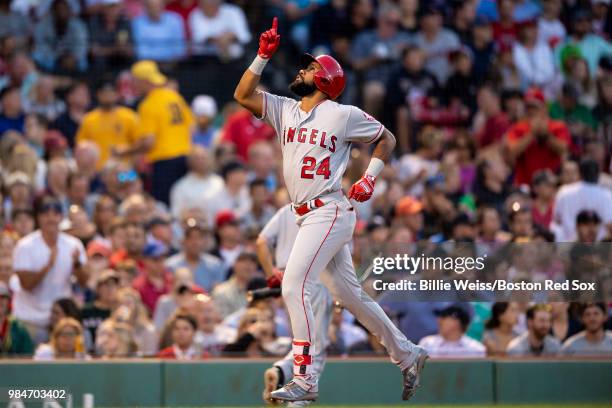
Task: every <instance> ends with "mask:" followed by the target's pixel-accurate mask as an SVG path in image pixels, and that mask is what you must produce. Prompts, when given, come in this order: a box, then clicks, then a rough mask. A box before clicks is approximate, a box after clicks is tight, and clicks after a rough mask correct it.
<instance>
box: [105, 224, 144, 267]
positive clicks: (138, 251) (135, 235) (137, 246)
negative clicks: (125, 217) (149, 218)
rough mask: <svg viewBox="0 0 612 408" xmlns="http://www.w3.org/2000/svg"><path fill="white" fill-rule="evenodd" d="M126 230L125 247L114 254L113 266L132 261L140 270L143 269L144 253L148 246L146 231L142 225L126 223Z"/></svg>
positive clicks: (111, 261) (112, 258)
mask: <svg viewBox="0 0 612 408" xmlns="http://www.w3.org/2000/svg"><path fill="white" fill-rule="evenodd" d="M124 227H125V228H124V230H125V247H122V248H119V249H117V250H116V251H115V253H113V255H112V256H111V258H110V263H111V266H114V265H116V264H118V263H119V262H123V261H125V260H132V261H134V262H135V263H136V265H137V266H138V268H139V269H142V268H143V267H144V266H143V263H142V253H143V251H144V248H145V246H146V244H147V237H146V233H145V229H144V227H143V225H142V224H138V223H126V224H125V225H124Z"/></svg>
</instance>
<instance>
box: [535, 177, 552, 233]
mask: <svg viewBox="0 0 612 408" xmlns="http://www.w3.org/2000/svg"><path fill="white" fill-rule="evenodd" d="M531 184H532V191H533V194H534V197H533V207H532V209H531V216H532V219H533V223H534V224H535V225H539V226H540V227H542V228H544V229H546V230H548V229H550V224H551V223H552V218H553V204H554V201H555V193H556V191H557V188H556V187H557V180H556V178H555V176H554V174H552V173H551V171H550V170H540V171H537V172H536V173H535V174H534V175H533V180H532V183H531Z"/></svg>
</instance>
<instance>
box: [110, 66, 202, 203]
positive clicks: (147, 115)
mask: <svg viewBox="0 0 612 408" xmlns="http://www.w3.org/2000/svg"><path fill="white" fill-rule="evenodd" d="M132 77H133V78H134V87H135V89H136V92H137V93H138V94H139V95H143V96H144V99H143V100H142V102H140V105H139V106H138V115H139V126H138V132H137V141H136V143H135V144H134V145H133V146H132V147H130V148H128V149H117V150H116V152H117V153H118V154H120V155H133V154H136V153H146V154H147V159H148V161H149V162H150V163H151V164H152V167H153V174H152V177H153V180H152V181H153V183H152V184H153V191H152V194H153V197H155V198H156V199H157V200H160V201H163V202H164V203H166V204H168V203H169V196H170V187H172V184H174V182H175V181H176V180H178V179H179V178H181V177H182V176H183V175H185V173H187V159H186V158H187V155H188V154H189V152H190V150H191V126H192V125H193V123H194V119H193V115H192V113H191V110H190V109H189V107H188V105H187V103H186V102H185V100H184V99H183V97H182V96H181V95H180V94H179V93H178V92H176V91H174V90H172V89H170V88H169V87H166V86H165V85H166V82H167V79H166V77H165V76H164V75H162V74H161V73H160V72H159V69H158V68H157V64H156V63H155V62H153V61H140V62H137V63H136V64H134V65H133V66H132Z"/></svg>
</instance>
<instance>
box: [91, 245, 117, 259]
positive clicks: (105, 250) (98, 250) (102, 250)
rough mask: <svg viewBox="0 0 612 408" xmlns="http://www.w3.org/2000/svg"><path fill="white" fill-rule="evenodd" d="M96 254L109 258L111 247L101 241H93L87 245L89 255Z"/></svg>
mask: <svg viewBox="0 0 612 408" xmlns="http://www.w3.org/2000/svg"><path fill="white" fill-rule="evenodd" d="M96 255H100V256H103V257H105V258H108V257H110V256H111V249H110V248H109V247H108V246H107V245H105V244H103V243H102V242H100V241H91V242H90V243H89V245H87V257H88V258H92V257H94V256H96Z"/></svg>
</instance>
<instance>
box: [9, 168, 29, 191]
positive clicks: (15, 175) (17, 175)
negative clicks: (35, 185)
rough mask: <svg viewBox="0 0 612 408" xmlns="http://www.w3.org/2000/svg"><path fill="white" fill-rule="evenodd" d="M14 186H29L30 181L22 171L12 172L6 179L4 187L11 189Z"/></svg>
mask: <svg viewBox="0 0 612 408" xmlns="http://www.w3.org/2000/svg"><path fill="white" fill-rule="evenodd" d="M15 184H25V185H26V186H31V185H32V181H31V180H30V178H29V177H28V175H27V174H25V173H24V172H23V171H14V172H12V173H11V174H9V175H8V176H7V177H6V186H7V187H9V188H10V187H13V186H14V185H15Z"/></svg>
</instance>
